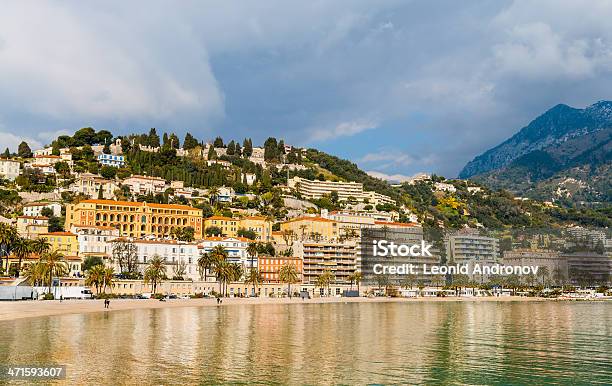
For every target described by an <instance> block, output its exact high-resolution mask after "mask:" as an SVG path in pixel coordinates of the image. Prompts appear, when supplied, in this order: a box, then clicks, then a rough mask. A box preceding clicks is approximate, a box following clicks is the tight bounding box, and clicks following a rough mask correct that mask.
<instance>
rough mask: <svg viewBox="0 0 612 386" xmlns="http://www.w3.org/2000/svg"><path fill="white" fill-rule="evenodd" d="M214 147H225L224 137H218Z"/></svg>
mask: <svg viewBox="0 0 612 386" xmlns="http://www.w3.org/2000/svg"><path fill="white" fill-rule="evenodd" d="M213 146H214V147H223V138H221V137H217V138H215V140H214V142H213Z"/></svg>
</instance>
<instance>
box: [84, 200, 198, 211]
mask: <svg viewBox="0 0 612 386" xmlns="http://www.w3.org/2000/svg"><path fill="white" fill-rule="evenodd" d="M81 202H85V203H88V204H106V205H118V206H148V207H151V208H166V209H183V210H200V209H198V208H194V207H192V206H187V205H174V204H156V203H149V202H136V201H115V200H83V201H81Z"/></svg>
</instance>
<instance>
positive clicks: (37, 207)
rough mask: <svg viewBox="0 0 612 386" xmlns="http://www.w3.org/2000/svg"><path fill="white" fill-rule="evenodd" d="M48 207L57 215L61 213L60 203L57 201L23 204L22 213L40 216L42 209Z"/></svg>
mask: <svg viewBox="0 0 612 386" xmlns="http://www.w3.org/2000/svg"><path fill="white" fill-rule="evenodd" d="M45 208H49V209H51V210H52V211H53V215H54V216H56V217H59V216H61V215H62V205H61V204H58V203H57V202H32V203H29V204H25V205H24V206H23V215H24V216H30V217H40V216H42V210H43V209H45Z"/></svg>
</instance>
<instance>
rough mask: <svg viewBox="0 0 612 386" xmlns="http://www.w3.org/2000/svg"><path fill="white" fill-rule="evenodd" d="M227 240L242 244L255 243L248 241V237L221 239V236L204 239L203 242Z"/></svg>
mask: <svg viewBox="0 0 612 386" xmlns="http://www.w3.org/2000/svg"><path fill="white" fill-rule="evenodd" d="M226 240H238V241H242V242H250V241H253V242H254V241H255V240H251V239H247V238H246V237H220V236H210V237H206V238H203V239H202V241H226Z"/></svg>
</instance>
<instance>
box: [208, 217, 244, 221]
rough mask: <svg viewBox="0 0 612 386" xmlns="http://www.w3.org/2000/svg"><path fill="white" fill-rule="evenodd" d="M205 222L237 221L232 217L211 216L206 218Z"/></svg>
mask: <svg viewBox="0 0 612 386" xmlns="http://www.w3.org/2000/svg"><path fill="white" fill-rule="evenodd" d="M206 220H226V221H238V220H237V219H235V218H232V217H225V216H211V217H208V218H206Z"/></svg>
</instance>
